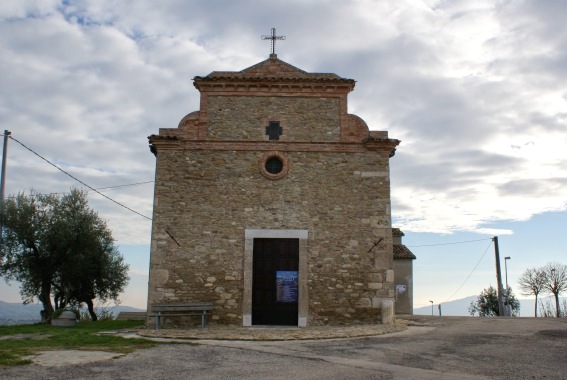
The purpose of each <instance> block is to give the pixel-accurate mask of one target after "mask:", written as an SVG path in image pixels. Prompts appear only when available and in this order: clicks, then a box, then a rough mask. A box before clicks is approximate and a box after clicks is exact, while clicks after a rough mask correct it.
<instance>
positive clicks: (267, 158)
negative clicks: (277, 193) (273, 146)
mask: <svg viewBox="0 0 567 380" xmlns="http://www.w3.org/2000/svg"><path fill="white" fill-rule="evenodd" d="M288 170H289V163H288V160H287V158H286V157H285V156H284V155H283V154H281V153H280V152H268V153H266V154H264V155H263V156H262V159H261V160H260V172H261V173H262V175H263V176H264V177H266V178H269V179H280V178H282V177H283V176H285V175H286V174H287V171H288Z"/></svg>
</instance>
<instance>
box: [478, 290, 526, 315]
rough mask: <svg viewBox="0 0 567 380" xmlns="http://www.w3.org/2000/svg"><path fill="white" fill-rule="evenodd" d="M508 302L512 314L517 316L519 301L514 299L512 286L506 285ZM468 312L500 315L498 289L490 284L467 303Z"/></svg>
mask: <svg viewBox="0 0 567 380" xmlns="http://www.w3.org/2000/svg"><path fill="white" fill-rule="evenodd" d="M507 294H508V303H509V304H510V307H511V308H512V316H514V317H515V316H517V315H518V314H519V312H520V301H518V300H517V299H516V297H515V296H514V293H512V288H510V287H508V289H507ZM469 314H470V315H472V316H475V315H477V314H478V316H479V317H497V316H499V315H500V310H499V307H498V291H497V290H496V288H494V287H492V286H490V287H488V288H487V289H484V290H483V291H482V292H480V295H479V296H478V298H477V300H476V301H473V302H471V303H470V305H469Z"/></svg>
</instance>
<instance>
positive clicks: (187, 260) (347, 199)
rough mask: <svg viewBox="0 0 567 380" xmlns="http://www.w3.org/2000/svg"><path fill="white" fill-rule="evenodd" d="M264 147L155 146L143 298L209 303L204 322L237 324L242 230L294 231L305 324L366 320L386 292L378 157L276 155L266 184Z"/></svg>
mask: <svg viewBox="0 0 567 380" xmlns="http://www.w3.org/2000/svg"><path fill="white" fill-rule="evenodd" d="M264 153H265V152H263V151H231V150H223V151H208V150H192V149H186V150H183V149H179V150H168V149H163V150H160V151H159V153H158V156H157V176H156V189H155V201H154V202H155V210H154V224H153V231H152V257H151V268H152V270H151V273H150V286H149V289H150V291H149V300H148V301H149V302H148V303H149V305H151V304H152V303H153V302H181V301H190V300H201V301H202V300H211V301H213V302H214V303H215V305H216V309H215V311H214V313H213V322H214V321H218V322H222V323H235V324H240V323H241V321H242V302H243V300H242V294H243V258H244V251H245V249H244V243H245V238H244V231H245V230H246V229H301V230H308V240H307V255H308V257H307V263H308V264H307V265H308V286H309V320H308V324H325V323H356V322H361V321H364V322H376V320H377V319H378V316H379V314H380V310H379V308H380V307H381V304H382V300H383V299H385V298H389V299H392V298H393V297H394V272H393V270H392V234H391V224H390V194H389V188H390V186H389V167H388V157H387V155H384V154H383V152H372V151H368V152H364V153H341V152H301V151H287V152H282V154H285V155H286V157H287V158H288V160H289V165H290V169H289V172H288V174H287V175H286V176H285V177H284V178H282V179H279V180H275V181H273V180H269V179H267V178H265V177H264V176H262V175H261V173H260V170H259V161H260V160H261V158H262V156H263V154H264ZM170 235H171V236H170ZM172 237H173V238H172ZM174 239H175V240H174ZM380 239H382V240H380ZM378 241H380V242H379V243H378V244H377V245H375V244H376V242H378Z"/></svg>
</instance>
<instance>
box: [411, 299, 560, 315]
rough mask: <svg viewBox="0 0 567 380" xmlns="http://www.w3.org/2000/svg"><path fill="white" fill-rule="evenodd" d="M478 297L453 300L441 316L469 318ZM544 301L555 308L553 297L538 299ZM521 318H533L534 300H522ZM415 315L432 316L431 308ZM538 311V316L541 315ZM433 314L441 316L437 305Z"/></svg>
mask: <svg viewBox="0 0 567 380" xmlns="http://www.w3.org/2000/svg"><path fill="white" fill-rule="evenodd" d="M476 299H477V296H469V297H466V298H462V299H459V300H453V301H449V302H444V303H443V304H441V314H442V315H446V316H469V315H470V314H469V305H470V304H471V302H474V301H476ZM540 299H542V300H543V302H544V304H545V303H547V302H548V301H550V302H551V303H552V305H554V306H555V300H553V299H552V298H551V297H543V298H538V303H539V300H540ZM519 301H520V316H521V317H533V316H534V300H533V299H520V300H519ZM559 302H560V305H563V303H564V302H567V297H560V298H559ZM413 313H414V314H417V315H431V306H425V307H420V308H417V309H413ZM539 313H540V312H539V309H538V315H539ZM433 314H434V315H439V311H438V308H437V304H434V305H433Z"/></svg>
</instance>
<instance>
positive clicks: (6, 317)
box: [0, 301, 145, 325]
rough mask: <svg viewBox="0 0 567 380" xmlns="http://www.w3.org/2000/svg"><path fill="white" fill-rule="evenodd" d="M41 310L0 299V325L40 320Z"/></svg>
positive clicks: (117, 310)
mask: <svg viewBox="0 0 567 380" xmlns="http://www.w3.org/2000/svg"><path fill="white" fill-rule="evenodd" d="M41 310H43V306H42V305H40V304H28V305H24V304H23V303H10V302H4V301H0V325H15V324H24V323H36V322H39V321H40V316H39V313H40V311H41ZM111 310H112V314H113V315H114V316H115V317H116V316H117V315H118V313H120V312H122V311H136V312H144V311H145V310H142V309H137V308H135V307H131V306H117V307H115V308H112V309H111Z"/></svg>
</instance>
